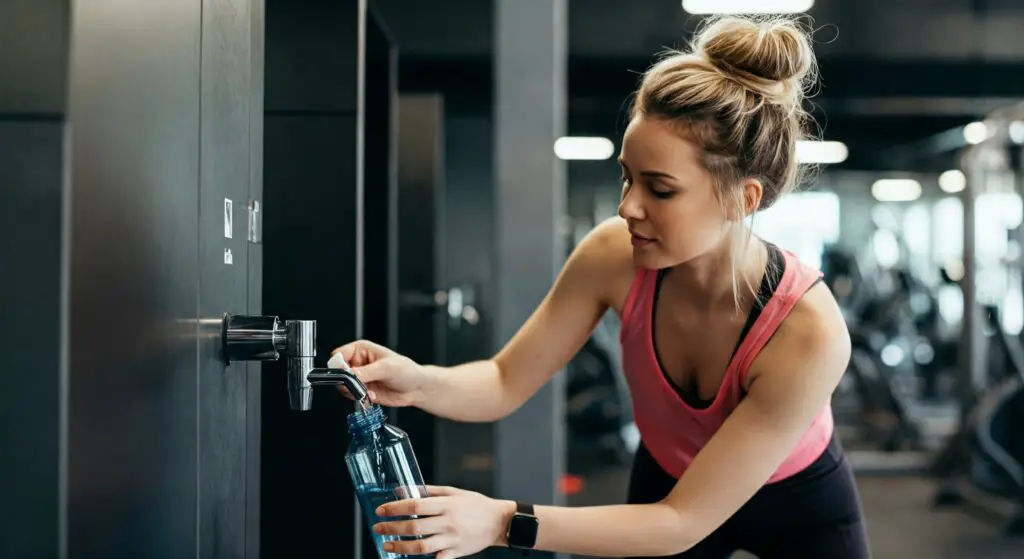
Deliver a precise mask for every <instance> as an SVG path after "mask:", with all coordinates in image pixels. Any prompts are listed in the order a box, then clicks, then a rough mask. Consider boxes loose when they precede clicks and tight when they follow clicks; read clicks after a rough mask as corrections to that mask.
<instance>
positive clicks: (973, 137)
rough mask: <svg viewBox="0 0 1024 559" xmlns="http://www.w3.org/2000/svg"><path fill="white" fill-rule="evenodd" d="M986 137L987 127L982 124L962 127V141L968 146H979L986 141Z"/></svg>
mask: <svg viewBox="0 0 1024 559" xmlns="http://www.w3.org/2000/svg"><path fill="white" fill-rule="evenodd" d="M988 137H989V132H988V125H986V124H985V123H984V122H972V123H970V124H968V125H967V126H964V141H965V142H967V143H968V144H971V145H975V144H980V143H981V142H984V141H985V140H987V139H988Z"/></svg>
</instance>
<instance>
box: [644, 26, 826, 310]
mask: <svg viewBox="0 0 1024 559" xmlns="http://www.w3.org/2000/svg"><path fill="white" fill-rule="evenodd" d="M816 77H817V63H816V61H815V58H814V52H813V50H812V48H811V44H810V41H809V39H808V38H807V36H806V34H805V33H804V31H803V29H802V28H801V27H800V26H799V24H797V23H796V22H794V21H792V20H788V19H779V18H771V19H753V18H738V17H723V18H718V19H713V20H708V22H707V24H706V25H705V27H704V28H703V30H701V31H700V32H699V33H698V34H697V35H696V37H695V39H694V41H693V43H692V46H691V50H690V51H689V52H684V51H670V52H668V53H666V55H665V56H664V57H663V58H662V59H661V60H660V61H658V62H657V63H656V64H654V65H653V66H652V67H651V68H649V69H648V70H647V72H646V73H645V74H644V76H643V81H642V82H641V84H640V88H639V90H638V91H637V92H636V94H635V96H634V99H633V105H632V108H631V110H630V118H631V119H632V118H636V117H638V116H643V117H646V118H653V119H658V120H662V121H666V122H670V123H672V124H673V125H675V126H676V127H677V128H678V129H679V131H680V133H681V134H682V135H684V136H685V137H686V138H687V139H690V140H691V141H694V142H695V143H696V144H697V145H698V146H699V148H700V150H701V157H700V159H701V164H702V165H703V166H704V167H705V168H706V169H707V170H708V172H709V173H710V174H711V176H712V177H713V179H714V183H715V189H716V194H717V196H718V199H719V201H720V202H722V204H723V209H725V210H727V211H728V212H729V214H728V215H731V216H735V220H734V222H735V227H734V230H733V233H734V234H733V235H732V243H733V246H732V248H733V251H732V254H733V257H732V262H731V267H732V282H733V297H734V300H735V301H736V305H737V308H739V306H740V296H739V281H738V278H737V267H738V260H739V258H740V257H741V252H742V251H741V250H739V249H740V248H741V247H743V246H746V244H745V243H746V242H749V236H747V237H744V235H742V234H741V233H742V231H743V229H744V227H743V219H744V218H745V217H746V216H747V215H748V213H750V214H752V213H754V212H756V211H757V210H759V209H762V208H768V207H770V206H771V205H772V204H774V203H775V202H776V201H777V200H778V199H779V198H780V197H781V196H783V195H784V194H785V193H787V192H789V191H790V190H792V189H793V188H794V186H795V185H796V184H797V183H798V182H799V176H798V175H799V173H800V172H801V169H800V167H799V166H798V165H797V161H796V142H797V140H800V139H804V138H806V137H807V135H808V133H807V130H806V124H807V123H808V122H809V121H810V117H809V115H808V113H807V112H806V111H805V110H804V108H803V100H804V96H805V93H806V92H807V90H808V86H809V85H811V84H812V83H813V82H814V80H815V78H816ZM747 178H753V179H757V180H758V181H760V183H761V185H762V198H761V202H760V204H759V206H758V207H756V208H752V209H748V208H746V201H745V199H744V192H743V188H742V186H741V185H742V182H743V180H744V179H747ZM745 283H746V284H747V288H748V289H749V290H750V291H751V292H752V293H753V294H754V295H755V296H756V294H757V287H756V286H755V285H753V283H752V282H751V281H750V279H749V278H746V279H745Z"/></svg>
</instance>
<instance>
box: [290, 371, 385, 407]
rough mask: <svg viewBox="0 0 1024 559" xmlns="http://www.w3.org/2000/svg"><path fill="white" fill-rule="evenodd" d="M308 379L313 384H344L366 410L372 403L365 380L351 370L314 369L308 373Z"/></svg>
mask: <svg viewBox="0 0 1024 559" xmlns="http://www.w3.org/2000/svg"><path fill="white" fill-rule="evenodd" d="M306 380H307V381H308V382H309V383H310V384H311V385H313V386H318V385H324V384H326V385H331V386H337V385H339V384H341V385H344V386H345V388H347V389H348V391H349V393H350V394H352V398H354V399H355V401H356V403H357V404H358V405H359V407H360V408H361V409H363V410H366V409H367V408H369V407H370V405H371V402H370V394H369V390H367V388H366V385H365V384H363V381H361V380H359V379H358V378H357V377H356V375H355V374H354V373H353V372H352V371H351V370H348V369H313V370H312V371H310V372H309V374H307V375H306Z"/></svg>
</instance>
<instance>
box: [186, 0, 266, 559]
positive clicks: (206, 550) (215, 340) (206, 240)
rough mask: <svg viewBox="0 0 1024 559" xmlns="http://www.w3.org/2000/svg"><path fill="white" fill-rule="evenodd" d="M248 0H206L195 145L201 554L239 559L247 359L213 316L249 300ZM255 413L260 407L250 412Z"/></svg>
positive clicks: (241, 552) (234, 309) (241, 550)
mask: <svg viewBox="0 0 1024 559" xmlns="http://www.w3.org/2000/svg"><path fill="white" fill-rule="evenodd" d="M250 28H251V16H250V4H249V0H204V2H203V50H202V81H201V87H202V90H201V111H202V125H201V136H200V142H199V148H200V156H201V161H200V163H201V164H200V174H199V247H198V249H199V316H200V317H201V318H202V319H203V321H202V322H201V323H200V329H201V335H200V342H199V343H200V345H199V463H198V468H199V479H200V483H199V554H200V556H202V557H242V556H244V555H245V550H246V546H245V534H246V511H245V507H246V493H245V491H246V479H245V475H246V450H247V448H246V447H247V445H246V421H247V418H248V409H247V406H246V382H247V369H248V366H247V364H245V363H238V364H232V365H231V366H229V367H225V365H224V363H223V361H222V360H221V352H220V349H221V345H220V341H221V340H220V337H219V335H218V334H219V333H220V332H219V330H218V328H219V326H220V324H219V319H220V317H221V316H222V315H223V313H225V312H232V313H245V312H247V307H248V293H247V287H248V285H247V283H248V275H249V273H248V272H249V270H248V262H247V256H248V253H247V239H246V234H247V218H248V212H247V205H248V198H249V182H250V177H249V175H250V172H251V168H250V162H249V157H250V146H249V142H250V139H251V138H250V135H249V125H250V116H251V115H250V93H251V89H252V83H251V79H250V72H251V63H250V56H251V53H250V37H249V34H250ZM257 413H258V409H257Z"/></svg>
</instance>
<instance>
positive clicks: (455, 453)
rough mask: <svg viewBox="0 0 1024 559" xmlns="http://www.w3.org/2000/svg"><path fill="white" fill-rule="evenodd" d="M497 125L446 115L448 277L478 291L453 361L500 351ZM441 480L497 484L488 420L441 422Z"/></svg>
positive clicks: (452, 105)
mask: <svg viewBox="0 0 1024 559" xmlns="http://www.w3.org/2000/svg"><path fill="white" fill-rule="evenodd" d="M493 134H494V127H493V119H492V118H491V115H490V112H489V111H485V110H479V109H477V108H476V107H473V106H466V105H464V104H462V103H459V102H458V101H449V102H447V103H446V111H445V138H444V141H445V163H444V166H445V185H444V188H445V197H444V203H445V217H446V219H445V220H444V222H443V223H442V224H441V233H442V234H443V235H444V242H445V245H446V246H445V254H446V258H445V262H444V266H445V273H446V275H447V277H448V282H449V283H450V284H451V285H466V286H472V288H473V289H474V291H475V292H474V301H473V305H474V307H475V308H476V310H477V314H478V316H479V321H478V322H477V323H475V324H473V323H470V322H467V321H461V322H460V323H459V324H458V326H457V327H456V328H451V329H449V331H448V332H447V333H446V351H445V353H446V355H445V357H446V359H447V362H448V363H464V362H467V361H473V360H477V359H487V358H489V357H491V356H492V355H493V354H494V348H492V347H491V346H492V344H491V334H490V321H491V319H492V318H493V312H492V306H491V305H490V304H489V301H490V300H492V299H493V298H494V297H495V293H494V286H495V284H494V279H493V268H494V261H493V258H492V255H493V254H494V251H493V246H494V167H493V165H494V162H493V160H494V158H493V153H492V149H493V146H494V141H493ZM436 432H437V441H436V453H437V464H438V465H437V468H438V469H437V479H436V482H437V483H444V484H452V485H456V486H458V487H465V488H467V489H472V490H476V491H482V492H485V493H488V494H489V492H490V491H491V489H492V485H493V473H494V472H493V462H492V459H493V454H492V444H493V438H494V436H493V433H494V427H493V425H491V424H488V423H457V422H454V421H444V420H437V426H436Z"/></svg>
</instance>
